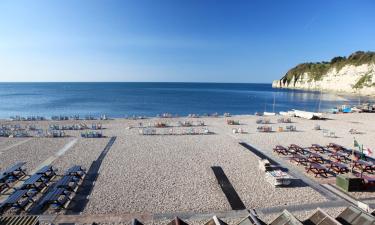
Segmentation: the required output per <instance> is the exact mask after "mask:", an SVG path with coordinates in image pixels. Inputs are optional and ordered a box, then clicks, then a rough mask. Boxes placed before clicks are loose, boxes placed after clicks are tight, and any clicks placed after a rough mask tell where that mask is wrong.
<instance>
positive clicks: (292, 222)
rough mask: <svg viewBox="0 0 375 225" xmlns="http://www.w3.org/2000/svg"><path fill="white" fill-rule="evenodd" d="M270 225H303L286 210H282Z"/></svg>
mask: <svg viewBox="0 0 375 225" xmlns="http://www.w3.org/2000/svg"><path fill="white" fill-rule="evenodd" d="M270 225H303V224H302V223H301V221H299V220H298V219H297V218H296V217H294V216H293V215H292V214H291V213H290V212H289V211H288V210H284V211H283V212H282V213H281V214H280V215H279V216H278V217H277V218H276V219H275V220H273V221H272V222H271V223H270Z"/></svg>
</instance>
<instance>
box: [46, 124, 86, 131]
mask: <svg viewBox="0 0 375 225" xmlns="http://www.w3.org/2000/svg"><path fill="white" fill-rule="evenodd" d="M49 129H50V130H85V129H88V126H87V125H86V124H84V123H79V124H73V125H59V124H50V125H49Z"/></svg>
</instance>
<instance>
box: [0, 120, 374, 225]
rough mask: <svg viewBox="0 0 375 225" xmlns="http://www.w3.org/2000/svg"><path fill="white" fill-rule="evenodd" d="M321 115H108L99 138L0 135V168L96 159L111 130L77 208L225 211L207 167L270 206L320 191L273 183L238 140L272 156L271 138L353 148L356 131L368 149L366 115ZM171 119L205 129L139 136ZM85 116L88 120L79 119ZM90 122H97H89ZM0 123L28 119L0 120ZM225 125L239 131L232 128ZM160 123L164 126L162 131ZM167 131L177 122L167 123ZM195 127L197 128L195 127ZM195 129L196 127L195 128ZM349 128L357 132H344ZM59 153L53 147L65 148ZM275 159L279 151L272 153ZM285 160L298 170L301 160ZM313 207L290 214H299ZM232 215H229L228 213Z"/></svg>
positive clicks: (309, 198)
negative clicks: (264, 129)
mask: <svg viewBox="0 0 375 225" xmlns="http://www.w3.org/2000/svg"><path fill="white" fill-rule="evenodd" d="M326 117H327V120H319V121H313V120H305V119H301V118H292V125H294V126H296V128H297V131H295V132H270V133H260V132H257V131H256V127H257V126H259V125H258V124H256V120H257V119H259V118H261V117H259V116H252V115H242V116H232V117H230V118H226V117H217V118H216V117H215V118H213V117H206V118H149V119H142V120H128V119H113V120H106V121H100V123H102V125H103V127H104V129H103V130H102V132H103V135H104V136H105V137H104V138H94V139H87V138H82V137H80V131H67V134H68V137H64V138H36V137H31V138H0V165H1V166H0V168H1V169H5V168H6V167H9V166H11V165H12V164H14V163H15V162H18V161H25V162H26V163H27V164H26V167H27V171H33V170H35V169H36V168H38V166H40V165H41V164H43V162H45V161H46V160H51V164H52V165H54V166H55V167H57V168H58V169H59V172H61V173H62V172H63V171H64V170H66V169H67V168H69V167H70V166H72V165H76V164H78V165H82V166H83V167H85V168H87V169H89V168H90V166H91V165H92V163H93V162H94V161H95V160H97V159H98V157H99V156H100V154H101V153H102V151H103V149H104V148H105V146H106V145H107V144H108V142H109V140H110V138H111V137H116V139H115V142H114V143H113V145H112V146H111V147H110V149H109V151H108V153H107V154H106V155H105V157H104V158H103V160H102V161H101V164H100V168H99V171H98V174H99V175H98V177H97V179H96V180H95V183H94V187H93V190H92V192H91V193H90V195H88V196H87V198H88V203H87V205H86V206H85V207H84V209H83V211H82V212H80V213H81V214H83V215H94V214H110V215H118V214H131V213H138V214H146V213H147V214H157V213H158V214H173V213H177V214H178V213H198V214H199V213H209V212H227V211H231V210H232V208H231V205H230V204H229V202H228V200H227V198H226V196H225V194H224V193H223V191H222V189H221V187H220V186H219V184H218V181H217V179H216V177H215V175H214V173H213V171H212V169H211V167H213V166H217V167H221V168H222V170H223V171H224V173H225V175H226V176H227V178H228V179H229V181H230V183H231V184H232V186H233V188H234V189H235V191H236V192H237V193H238V196H239V197H240V199H241V200H242V202H243V204H244V205H245V207H246V208H247V209H269V208H273V207H278V206H285V207H288V206H295V205H308V204H317V205H319V204H320V203H322V204H324V202H327V201H329V200H328V199H327V198H326V197H325V196H323V195H321V193H319V192H318V191H316V190H315V189H314V188H312V187H310V186H308V185H302V186H298V185H297V186H291V187H283V188H275V187H274V186H273V185H271V184H270V183H268V182H267V181H266V179H265V176H264V172H263V171H261V170H259V169H258V164H259V157H258V156H256V155H255V154H254V153H253V152H251V151H249V150H248V149H246V148H244V147H243V146H242V145H240V144H239V142H244V143H247V144H250V145H251V146H254V147H255V148H257V149H258V150H260V151H262V152H264V153H266V154H269V155H272V156H273V157H276V158H277V157H279V156H278V155H276V154H275V153H273V152H272V148H273V147H274V146H275V145H285V146H287V145H290V144H298V145H300V146H311V144H314V143H316V144H320V145H327V144H328V143H330V142H334V143H337V144H340V145H343V146H347V147H353V139H354V138H356V140H358V141H359V142H360V143H361V144H363V145H364V146H366V147H368V148H371V149H375V143H374V142H373V135H372V134H373V132H374V131H375V128H374V126H373V125H372V124H373V122H374V121H375V115H373V114H345V115H343V114H342V115H333V114H327V115H326ZM267 118H268V119H269V120H270V121H271V123H270V124H268V125H269V126H272V127H273V130H274V131H276V130H277V128H278V127H280V126H285V125H286V124H281V123H278V122H277V119H278V118H281V117H280V116H269V117H267ZM228 119H232V120H238V121H239V122H240V125H228V124H227V122H226V121H227V120H228ZM178 121H192V122H193V123H194V122H196V121H204V123H205V125H206V126H205V127H204V128H205V129H208V130H209V131H210V132H211V133H210V134H208V135H167V134H166V133H168V132H166V131H165V130H168V129H169V128H155V129H157V130H159V131H160V132H161V133H163V134H165V135H140V134H139V129H140V128H138V127H139V126H140V123H142V125H145V124H154V123H156V122H163V123H166V124H168V125H169V124H170V125H175V124H177V122H178ZM86 122H87V123H91V122H90V121H86ZM96 122H98V121H96ZM1 123H2V124H16V123H17V124H21V125H22V126H24V125H27V124H30V123H31V122H16V121H5V120H3V121H1ZM52 123H53V124H60V125H62V124H72V123H73V122H72V121H54V122H51V121H38V122H34V124H36V125H37V126H38V127H40V128H42V129H46V128H47V127H48V125H49V124H52ZM316 125H319V126H320V127H321V128H322V129H328V130H330V131H332V132H335V134H336V136H337V137H336V138H329V137H324V136H323V134H322V132H321V131H318V130H314V129H313V128H314V126H316ZM233 128H237V129H238V128H241V129H243V130H244V131H245V132H244V133H242V134H234V133H233V132H232V129H233ZM163 129H164V131H163ZM174 129H175V130H179V129H182V130H183V129H184V128H180V127H177V128H174ZM197 129H198V128H197ZM199 129H203V128H199ZM349 129H356V130H358V131H361V134H358V135H355V136H353V135H351V134H350V133H349V132H348V131H349ZM66 146H69V148H68V149H65V150H64V151H63V152H61V149H64V148H67V147H66ZM279 158H280V160H285V159H282V157H279ZM288 163H289V164H290V166H291V167H292V168H294V169H295V170H297V171H300V172H301V173H304V168H303V167H301V166H297V165H293V163H290V162H288ZM304 174H305V175H306V176H307V177H308V178H309V179H311V180H313V181H314V182H316V183H326V181H325V178H319V177H318V178H315V177H313V176H312V175H310V174H306V173H304ZM371 194H372V193H368V192H365V193H362V192H361V193H352V195H353V196H354V197H356V198H358V199H361V198H363V199H365V198H368V197H369V196H371ZM327 210H328V212H330V213H331V214H333V215H335V214H337V213H338V212H339V211H340V210H341V211H342V207H331V208H329V209H327ZM313 211H314V210H313V209H310V210H304V211H300V212H296V213H294V214H295V215H296V216H299V217H300V218H301V219H303V218H305V217H306V216H308V215H309V214H311V213H312V212H313ZM259 215H260V217H261V218H262V217H263V218H264V219H265V220H266V221H268V222H269V221H272V219H274V217H275V215H276V214H267V215H266V214H263V215H262V213H260V214H259ZM235 221H236V220H235Z"/></svg>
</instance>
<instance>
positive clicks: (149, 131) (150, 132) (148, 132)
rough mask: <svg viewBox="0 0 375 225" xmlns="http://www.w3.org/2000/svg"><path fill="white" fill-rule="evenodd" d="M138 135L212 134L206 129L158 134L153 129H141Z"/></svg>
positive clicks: (166, 131)
mask: <svg viewBox="0 0 375 225" xmlns="http://www.w3.org/2000/svg"><path fill="white" fill-rule="evenodd" d="M138 132H139V134H140V135H207V134H213V132H211V131H210V130H208V128H203V129H196V128H188V129H185V130H174V129H168V130H165V131H164V130H161V131H160V132H157V130H156V129H154V128H142V129H139V131H138Z"/></svg>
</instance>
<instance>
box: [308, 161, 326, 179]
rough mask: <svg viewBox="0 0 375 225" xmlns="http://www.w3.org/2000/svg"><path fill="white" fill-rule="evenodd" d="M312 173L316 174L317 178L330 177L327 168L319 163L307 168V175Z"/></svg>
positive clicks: (311, 164)
mask: <svg viewBox="0 0 375 225" xmlns="http://www.w3.org/2000/svg"><path fill="white" fill-rule="evenodd" d="M310 171H311V172H312V173H314V174H315V177H317V176H318V175H325V176H326V177H327V176H328V175H327V172H328V169H327V167H325V166H323V165H320V164H318V163H310V165H308V166H307V167H306V173H309V172H310Z"/></svg>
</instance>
